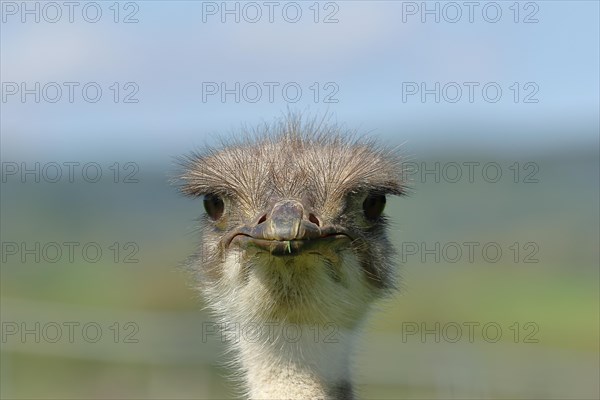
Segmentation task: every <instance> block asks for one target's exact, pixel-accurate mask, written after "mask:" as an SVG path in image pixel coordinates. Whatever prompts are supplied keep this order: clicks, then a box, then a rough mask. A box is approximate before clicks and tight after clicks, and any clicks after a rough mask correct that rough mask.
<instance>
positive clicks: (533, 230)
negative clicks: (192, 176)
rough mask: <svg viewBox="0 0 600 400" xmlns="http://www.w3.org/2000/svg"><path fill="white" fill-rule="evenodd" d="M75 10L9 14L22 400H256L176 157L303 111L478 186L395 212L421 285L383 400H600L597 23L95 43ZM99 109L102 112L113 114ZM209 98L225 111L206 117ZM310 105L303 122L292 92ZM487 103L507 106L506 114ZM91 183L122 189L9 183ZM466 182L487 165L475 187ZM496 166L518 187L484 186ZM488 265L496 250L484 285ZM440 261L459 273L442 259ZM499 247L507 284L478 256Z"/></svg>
mask: <svg viewBox="0 0 600 400" xmlns="http://www.w3.org/2000/svg"><path fill="white" fill-rule="evenodd" d="M67 3H68V2H67ZM75 3H77V7H75V8H74V10H75V11H74V14H73V21H70V20H69V10H68V9H67V7H66V6H65V5H64V4H66V3H64V4H63V2H47V3H44V2H36V1H33V2H8V1H2V2H0V10H1V11H2V19H1V23H0V55H1V57H0V80H1V81H2V96H0V97H2V99H1V102H0V144H1V147H0V158H1V161H2V167H3V176H2V178H3V179H2V182H1V183H0V189H1V190H0V214H1V215H0V220H1V227H0V234H1V242H2V248H1V251H2V254H1V258H2V259H1V260H0V261H1V263H2V265H1V269H0V290H1V292H0V301H1V302H0V311H1V315H0V320H1V322H2V332H1V333H2V340H1V341H0V350H1V353H0V367H1V368H0V397H2V398H7V399H33V398H39V399H42V398H43V399H50V398H51V399H107V398H113V399H124V398H130V399H133V398H136V399H139V398H155V399H165V398H168V399H185V398H188V399H192V398H194V399H214V398H229V397H232V396H234V394H235V392H234V391H233V390H232V387H231V385H230V384H229V382H228V381H227V380H226V377H227V375H228V374H229V373H230V372H231V371H229V370H228V369H227V368H226V367H225V366H224V364H225V362H226V360H227V359H226V357H224V355H223V354H224V351H225V345H224V344H223V343H222V342H221V340H220V338H219V337H218V336H214V335H211V336H209V337H208V338H206V340H203V335H202V333H203V329H202V328H203V326H206V325H203V324H204V323H210V321H212V319H211V317H210V315H208V313H207V312H206V311H204V310H203V307H204V305H203V303H202V300H201V299H200V298H199V296H198V294H197V293H196V292H195V291H194V290H193V289H191V288H190V286H191V285H190V282H191V280H190V277H189V275H188V274H187V273H186V272H185V271H184V270H182V268H180V264H181V263H182V262H183V261H184V260H185V259H186V257H187V256H189V255H190V254H191V253H192V252H193V251H194V249H195V247H196V243H197V240H198V236H197V232H195V229H196V225H197V224H196V221H195V219H196V218H197V217H198V216H199V215H200V214H201V213H202V212H203V207H202V204H201V201H200V200H195V201H194V200H191V199H187V198H183V197H181V196H180V195H179V194H178V193H177V192H176V190H175V189H174V188H173V187H171V186H170V185H169V183H168V181H169V178H170V177H171V176H172V175H174V174H175V173H176V171H175V167H174V165H173V162H172V157H174V156H178V155H181V154H183V153H185V152H189V151H191V150H193V149H196V148H201V147H202V146H203V145H204V143H205V142H207V143H213V144H214V143H215V142H216V140H215V135H216V134H222V135H225V136H228V135H231V132H232V131H234V132H235V131H237V129H238V127H239V126H240V125H242V124H247V125H248V126H250V127H252V126H256V125H259V124H260V123H262V122H264V121H267V122H269V121H272V120H273V118H277V117H278V116H281V115H282V114H284V113H285V112H286V110H288V109H291V110H292V111H299V112H304V113H306V114H308V116H309V117H310V116H315V115H323V114H326V113H329V114H330V115H332V116H333V117H332V118H331V122H334V123H335V122H336V121H339V122H340V123H341V124H346V127H348V128H349V129H357V130H358V131H359V132H362V133H365V134H367V135H369V136H373V137H374V138H377V139H378V140H379V141H380V142H381V143H383V144H384V145H385V146H387V145H397V144H400V143H404V147H403V149H404V152H405V154H406V156H407V160H408V161H409V162H411V163H416V164H410V167H414V166H415V165H416V166H425V167H426V168H427V169H429V170H431V169H433V168H435V166H436V163H439V166H440V173H442V170H441V169H442V168H443V166H446V167H447V166H452V165H453V164H451V163H458V164H459V165H460V166H461V168H462V173H463V177H462V179H460V180H459V182H457V183H451V182H449V181H450V180H452V178H453V177H454V175H452V174H453V173H454V171H453V169H452V168H448V169H446V171H445V172H446V173H447V174H448V176H446V177H441V179H440V182H436V181H435V177H434V176H433V175H432V174H428V175H426V176H425V178H426V179H421V178H420V176H419V174H418V173H417V174H411V175H410V177H411V178H412V180H413V182H412V184H411V186H412V187H413V190H412V192H411V194H410V196H407V197H403V198H400V199H392V200H390V202H389V207H388V208H387V213H388V215H389V216H390V218H391V220H392V221H393V224H392V226H391V229H392V231H393V232H392V237H393V241H394V243H395V245H396V246H397V247H398V249H399V250H400V251H401V254H400V255H399V261H400V262H399V273H400V275H401V277H402V284H401V288H400V291H399V292H398V293H397V295H396V296H393V297H392V298H390V299H388V300H387V301H385V302H383V303H382V304H381V305H380V307H379V310H378V311H377V312H375V313H373V316H372V318H371V321H370V323H369V324H367V327H366V328H365V332H364V335H363V337H362V339H361V341H360V346H359V349H358V351H357V354H356V359H355V361H356V362H355V364H356V380H357V383H358V385H359V393H360V394H361V396H362V397H363V398H365V399H374V398H388V399H392V398H440V399H449V398H460V399H464V398H476V399H480V398H503V399H508V398H515V399H516V398H519V399H566V398H572V399H582V398H586V399H598V398H599V397H600V389H599V378H598V376H599V374H600V367H599V364H600V353H599V343H598V342H599V334H600V333H599V302H600V299H599V291H600V288H599V285H600V282H599V262H600V260H599V240H600V234H599V229H600V228H599V225H600V217H599V213H600V210H599V209H600V204H599V172H598V170H599V155H598V153H599V147H598V145H599V137H598V134H599V131H600V126H599V123H600V120H599V119H598V110H599V109H600V91H599V87H600V76H599V75H598V70H599V69H600V57H599V53H600V44H599V42H600V34H599V32H600V24H599V20H598V18H599V15H600V13H599V9H600V3H599V2H597V1H534V2H531V1H520V2H513V1H504V2H482V3H480V2H475V3H476V6H475V7H474V10H475V11H474V13H473V14H472V17H473V20H472V21H470V20H469V13H470V12H469V9H468V8H467V7H466V6H465V5H466V4H467V3H469V4H472V2H471V3H470V2H436V1H428V2H404V1H337V2H329V1H325V2H286V3H290V4H291V3H293V4H292V5H295V4H296V3H297V4H298V5H300V7H301V9H302V10H303V18H302V19H301V21H298V22H297V23H296V22H290V21H289V18H288V19H286V18H285V16H282V14H281V12H280V11H281V10H282V9H283V3H282V4H281V7H279V8H277V10H276V12H275V14H274V17H273V18H274V21H269V20H268V11H267V9H266V8H263V9H262V12H263V14H262V19H261V20H260V21H257V22H252V21H250V22H249V21H247V19H248V18H245V19H243V18H237V20H236V16H235V15H232V14H231V13H229V14H227V15H224V14H221V15H219V14H214V15H213V14H210V15H207V14H206V13H205V11H206V10H207V9H206V6H207V5H208V6H211V7H212V6H215V4H216V5H217V6H219V7H220V9H221V11H223V10H225V8H227V9H229V10H232V9H234V8H235V7H237V8H238V9H241V8H242V4H248V3H242V2H235V1H229V2H201V1H161V0H153V1H135V2H130V1H123V2H113V1H109V2H90V3H92V4H91V5H92V6H94V5H95V7H96V8H98V7H100V9H101V11H102V15H101V18H100V20H99V21H93V22H90V18H89V16H93V15H94V14H93V12H94V10H95V8H94V7H88V8H89V10H88V11H89V13H90V14H89V15H88V17H87V18H86V16H85V15H83V14H82V12H83V10H84V8H85V7H84V5H85V4H87V2H86V3H85V4H84V3H79V2H75ZM45 4H46V5H45ZM47 4H50V6H47ZM260 4H262V2H259V5H260ZM448 4H449V5H450V6H447V5H448ZM57 5H58V6H57ZM288 5H289V4H288ZM88 6H89V4H88ZM26 7H27V9H28V10H30V11H27V10H26V9H25V8H26ZM35 7H38V9H39V10H44V8H43V7H45V10H46V11H44V12H46V14H43V15H41V17H43V18H38V20H39V21H36V15H35V11H31V10H34V8H35ZM56 7H59V11H61V12H62V14H61V18H59V21H54V17H55V14H54V13H53V12H55V11H56ZM86 7H87V6H86ZM411 7H413V8H411ZM414 7H417V8H414ZM457 7H458V12H461V18H460V21H448V20H449V19H450V20H452V19H453V16H454V15H455V14H454V12H456V11H457ZM498 7H499V8H500V9H501V13H500V14H501V15H500V14H498V17H500V20H498V21H496V20H493V21H491V20H492V19H493V18H489V16H492V17H493V16H494V15H495V14H494V12H495V10H496V9H497V8H498ZM417 9H418V10H419V12H418V13H412V12H411V11H410V10H413V11H414V10H417ZM434 9H437V10H438V11H437V12H438V15H434V14H435V12H433V13H432V12H431V10H434ZM484 9H487V10H488V11H489V14H488V15H487V16H486V15H484V14H482V12H483V11H484ZM23 10H25V12H23ZM428 10H429V11H428ZM443 10H445V11H443ZM292 11H293V10H291V12H292ZM40 12H41V11H40ZM249 12H252V9H251V10H249ZM440 13H442V15H440ZM252 15H253V14H252ZM329 17H331V18H329ZM441 17H443V18H441ZM49 19H50V20H51V21H48V20H49ZM315 19H316V21H315ZM325 19H329V21H328V22H326V21H325ZM331 19H333V20H334V21H333V20H331ZM69 82H70V83H76V84H77V85H78V86H77V88H76V90H75V96H74V99H73V100H72V101H70V99H69V96H68V95H67V85H66V83H69ZM273 82H275V83H276V84H277V85H278V86H277V90H276V92H275V96H274V97H275V98H274V99H273V100H271V99H269V96H268V95H267V90H266V86H265V83H271V84H272V83H273ZM469 82H470V84H473V83H476V86H477V89H476V91H475V92H474V93H475V96H474V98H473V99H472V101H471V99H470V98H469V97H470V96H469V95H468V94H467V92H468V90H467V86H466V85H465V83H469ZM5 83H6V84H7V85H8V86H5ZM89 83H96V85H97V86H99V87H100V88H102V89H103V96H102V97H101V98H100V99H99V100H98V101H97V102H93V101H88V100H86V98H85V96H84V95H83V92H82V88H83V87H84V86H85V85H87V84H89ZM206 83H211V84H213V85H215V84H216V85H217V86H219V85H220V87H224V88H225V89H229V94H227V95H224V96H223V93H224V92H225V91H226V90H224V92H222V93H221V94H222V96H219V95H214V96H206V93H205V92H204V91H203V90H204V87H205V84H206ZM290 83H293V84H295V85H296V86H299V87H300V88H301V89H302V90H303V96H301V98H300V99H299V100H298V101H295V99H294V101H291V100H289V99H288V98H286V97H285V96H283V93H282V91H281V90H279V89H281V88H282V87H284V86H285V85H288V84H290ZM406 83H409V84H410V85H411V87H419V88H424V89H423V90H422V91H421V95H418V94H416V95H413V96H406V92H405V91H404V88H405V84H406ZM36 84H39V87H40V88H43V87H47V88H49V92H46V93H45V92H44V91H43V90H42V89H40V90H38V91H37V93H36V90H35V87H36ZM488 84H493V85H495V86H493V87H499V88H501V90H502V96H499V97H498V98H494V101H489V99H487V98H485V96H484V93H483V91H482V88H483V87H484V86H486V85H488ZM236 85H237V86H238V87H247V86H249V87H250V88H252V87H256V86H258V87H262V88H263V89H264V92H263V96H262V97H261V98H260V99H259V100H258V101H254V97H252V96H253V95H254V93H253V92H252V93H250V94H248V95H247V96H240V93H239V92H238V93H233V94H232V93H231V91H230V90H231V88H235V87H236ZM436 85H437V87H450V89H452V88H456V87H458V88H461V90H462V96H460V98H458V99H457V98H455V97H454V92H453V91H452V90H450V92H449V93H448V92H444V91H443V90H442V89H440V90H438V91H437V92H436V93H432V88H435V87H436ZM56 87H58V88H62V90H63V93H62V97H61V98H60V99H56V102H54V99H55V97H53V96H55V93H54V92H53V90H54V89H55V88H56ZM7 88H12V89H15V88H18V89H19V90H20V89H21V88H24V91H25V92H26V93H25V94H23V91H22V92H21V93H12V94H10V93H9V92H10V91H11V90H12V89H11V90H8V89H7ZM132 88H133V91H132ZM332 88H333V91H332V90H331V89H332ZM532 88H533V91H532V90H531V89H532ZM40 91H41V92H42V93H40ZM440 91H441V93H440ZM133 92H135V94H133ZM333 92H335V93H333ZM425 92H428V94H427V93H425ZM534 92H535V93H534ZM27 93H28V94H27ZM488 94H489V95H490V96H491V95H492V94H491V92H490V93H488ZM36 95H37V97H39V99H38V100H39V101H36ZM132 95H133V101H126V100H132V98H131V97H132ZM236 95H237V97H236ZM289 95H290V96H291V93H290V94H289ZM207 97H208V98H207ZM449 98H450V99H449ZM49 99H50V101H49ZM330 100H332V101H330ZM455 100H456V101H455ZM71 161H72V162H79V163H81V164H84V163H87V162H95V163H98V165H99V166H100V167H101V170H102V172H103V177H102V179H101V180H100V181H99V182H98V183H87V182H86V181H85V180H83V179H82V178H81V164H80V167H78V168H77V169H76V177H75V179H74V182H73V183H69V182H68V169H67V168H66V167H65V168H64V169H63V171H62V172H63V178H62V179H61V180H60V181H59V182H58V183H51V182H48V180H44V179H41V180H40V182H39V183H36V182H35V181H34V178H35V177H34V176H33V175H32V174H29V175H27V181H26V182H25V183H22V182H21V180H20V173H19V172H20V171H19V172H17V173H16V175H11V174H10V168H12V167H15V165H16V166H17V167H18V168H20V167H21V165H22V164H21V163H25V164H24V166H25V167H26V168H27V169H32V168H34V167H35V163H39V165H40V168H42V169H43V168H44V167H48V166H49V165H50V164H48V163H53V162H54V163H58V164H61V165H62V163H64V162H71ZM116 162H118V163H119V164H118V166H115V163H116ZM131 162H133V163H134V164H127V163H131ZM464 162H480V163H481V164H480V167H478V168H476V169H475V176H474V181H473V182H472V183H470V182H469V181H468V179H467V178H468V177H467V173H468V167H466V166H465V165H464V164H462V163H464ZM492 162H496V163H497V165H498V166H499V167H500V170H501V172H502V177H501V179H500V180H499V181H498V182H497V183H490V182H487V181H486V179H484V178H483V176H482V169H481V166H483V165H485V164H486V163H492ZM515 163H518V166H517V171H518V172H519V175H518V179H517V182H515V181H514V174H515V169H514V168H515ZM528 163H533V164H528ZM132 166H133V169H132V168H131V167H132ZM531 166H533V169H532V168H531ZM136 167H137V170H136V169H135V168H136ZM511 168H512V169H511ZM115 169H116V170H117V171H119V177H118V179H117V181H118V182H117V183H114V182H113V178H114V173H115ZM135 171H137V172H136V173H135V176H134V178H135V179H137V180H138V181H139V182H137V183H124V182H123V180H124V179H125V177H126V176H127V175H128V174H129V173H131V172H135ZM493 171H494V170H493V169H491V170H488V172H489V173H490V174H493ZM535 171H537V172H536V173H535V174H534V177H533V178H535V179H537V180H538V182H537V183H533V182H525V181H524V180H525V178H526V177H527V176H528V174H529V173H531V172H535ZM47 172H48V173H49V174H50V176H51V177H52V176H53V175H52V172H53V171H52V169H51V168H50V169H49V170H48V171H47ZM89 172H90V173H93V170H90V171H89ZM4 173H6V174H4ZM4 178H6V179H4ZM444 178H450V179H444ZM488 178H489V177H488ZM71 242H77V243H79V245H78V246H75V245H74V244H73V245H72V246H73V248H74V254H73V261H72V262H71V261H70V259H69V254H68V247H67V245H64V243H71ZM469 242H479V243H480V245H479V246H478V247H477V248H476V249H475V253H474V258H473V260H472V261H471V260H469V258H468V254H467V248H466V247H465V245H464V243H469ZM23 243H24V246H23V245H22V244H23ZM36 243H39V246H40V251H39V252H38V254H40V253H44V252H45V254H40V255H43V256H44V257H41V258H40V260H39V262H36V260H35V254H29V253H28V249H32V248H33V249H34V253H35V246H36ZM53 243H56V244H57V245H54V244H53ZM115 243H116V245H115ZM437 243H439V245H440V252H439V253H438V254H439V255H440V260H439V262H436V260H435V259H434V257H433V256H432V255H427V251H426V250H428V249H432V248H433V249H435V246H436V244H437ZM489 243H493V244H495V245H497V246H498V247H499V248H500V249H501V250H502V257H501V258H500V259H499V260H498V261H497V262H490V261H488V260H486V258H485V257H484V256H483V255H482V253H481V251H482V248H483V246H484V244H489ZM515 243H516V247H515ZM455 244H458V245H459V248H461V250H463V254H462V256H461V257H459V258H458V259H457V261H456V262H452V259H453V258H454V257H455V256H456V254H455V253H453V250H456V245H455ZM84 245H87V249H88V250H89V251H90V253H89V254H87V253H86V256H87V257H88V258H89V257H92V258H93V257H94V256H95V254H94V249H95V248H96V247H98V248H100V249H101V250H102V256H101V257H100V258H99V259H98V261H96V262H91V261H89V259H88V260H86V259H85V258H84V257H83V255H82V249H83V246H84ZM57 246H58V247H57ZM69 246H71V245H69ZM415 246H416V247H417V248H418V251H417V252H416V254H415V252H414V249H415ZM23 247H25V248H23ZM15 248H16V249H17V250H16V251H15ZM57 248H59V249H61V250H62V252H63V253H62V254H61V256H60V257H58V256H57V254H56V253H55V252H56V250H57ZM44 249H45V250H44ZM444 249H445V250H444ZM517 249H518V254H516V251H517ZM402 250H404V251H402ZM492 250H493V248H492ZM444 251H446V252H445V253H444ZM531 252H533V253H534V254H532V253H531ZM421 253H423V254H421ZM489 254H492V255H493V253H489ZM489 254H488V255H489ZM515 255H517V257H516V260H515ZM421 256H424V259H423V258H422V257H421ZM22 257H24V260H22ZM54 258H56V262H50V261H52V259H54ZM126 260H128V261H136V260H137V261H136V262H125V261H126ZM535 260H537V262H533V263H530V262H525V261H535ZM36 324H38V325H36ZM436 324H438V325H436ZM467 324H474V325H473V326H474V335H473V340H472V341H471V340H470V337H469V331H468V325H467ZM477 324H478V325H477ZM486 324H487V325H486ZM457 326H458V327H460V328H461V329H462V331H461V332H462V336H461V338H460V339H459V340H456V341H454V340H453V339H454V338H455V335H456V332H455V329H456V327H457ZM484 326H486V327H488V328H489V327H491V328H490V329H488V330H487V331H486V334H483V327H484ZM496 327H499V328H500V329H501V330H502V332H501V334H500V335H498V338H497V341H495V340H490V339H495V335H496V332H495V331H494V329H495V328H496ZM58 329H60V333H61V335H60V337H59V336H58V332H59V331H58ZM70 329H72V331H71V330H70ZM98 329H101V332H100V331H97V330H98ZM415 329H418V332H415ZM431 331H433V332H434V333H433V334H432V333H427V332H431ZM435 332H438V333H439V334H440V335H441V336H442V337H441V338H440V340H439V341H436V336H435ZM423 334H424V337H423ZM516 334H518V335H517V336H518V337H516V336H515V335H516ZM36 335H37V336H36ZM490 336H492V337H490ZM38 339H39V340H38ZM486 339H487V340H486Z"/></svg>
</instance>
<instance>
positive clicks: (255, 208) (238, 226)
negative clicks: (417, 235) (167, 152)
mask: <svg viewBox="0 0 600 400" xmlns="http://www.w3.org/2000/svg"><path fill="white" fill-rule="evenodd" d="M242 136H243V138H242V139H236V140H235V141H233V142H230V143H225V144H224V146H223V148H219V149H217V148H209V149H208V150H206V151H204V152H203V153H194V154H192V155H190V156H187V157H185V158H184V160H183V168H184V172H183V173H182V175H181V177H180V178H181V180H182V181H181V190H182V192H183V193H185V194H187V195H190V196H202V197H203V201H204V209H205V211H206V213H205V214H204V215H203V217H202V220H201V230H200V232H201V238H200V247H199V248H200V250H199V252H198V253H197V254H196V255H195V256H193V257H192V258H191V262H190V266H191V268H192V270H193V271H194V272H195V273H197V275H198V286H199V289H200V291H201V292H202V294H203V296H204V298H205V299H206V301H207V303H208V305H209V307H210V308H211V310H212V311H213V312H214V314H215V315H216V318H218V320H219V326H220V327H222V328H223V329H224V331H225V333H226V335H227V337H228V339H229V342H230V344H231V348H232V350H233V351H234V354H235V357H234V358H235V359H234V363H235V364H236V367H237V370H238V371H239V374H238V375H239V377H240V378H241V383H242V387H243V390H244V394H245V395H246V396H247V397H249V398H252V399H353V398H354V396H355V394H354V387H353V384H352V380H351V369H350V362H349V361H350V357H351V355H352V348H353V347H354V344H355V341H356V337H357V333H358V332H359V331H360V329H361V327H362V326H363V322H364V320H365V318H366V316H367V314H368V313H369V310H370V309H371V308H372V306H373V303H374V301H375V300H377V299H379V298H382V297H383V296H385V295H386V294H388V293H390V291H392V290H393V289H394V288H395V268H394V261H393V258H394V257H393V256H394V251H393V248H392V246H391V243H390V241H389V238H388V235H387V228H386V222H387V220H386V218H385V216H384V215H383V214H382V212H383V210H384V206H385V203H386V195H400V194H402V193H403V192H404V184H403V181H402V180H401V161H400V158H399V156H398V154H397V152H396V150H395V149H384V148H382V147H381V146H377V145H376V143H374V142H373V141H370V140H367V139H365V138H361V137H358V138H357V137H356V135H354V134H352V133H349V132H345V131H343V130H341V129H339V128H337V127H336V126H331V125H328V124H327V123H324V122H323V121H316V120H313V121H308V122H306V121H304V120H303V119H302V118H300V117H298V116H291V117H290V116H289V117H287V118H284V119H283V120H281V121H280V122H278V123H275V124H272V125H265V126H264V127H262V128H260V129H257V130H254V131H253V132H252V133H248V132H246V133H245V134H243V135H242Z"/></svg>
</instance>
